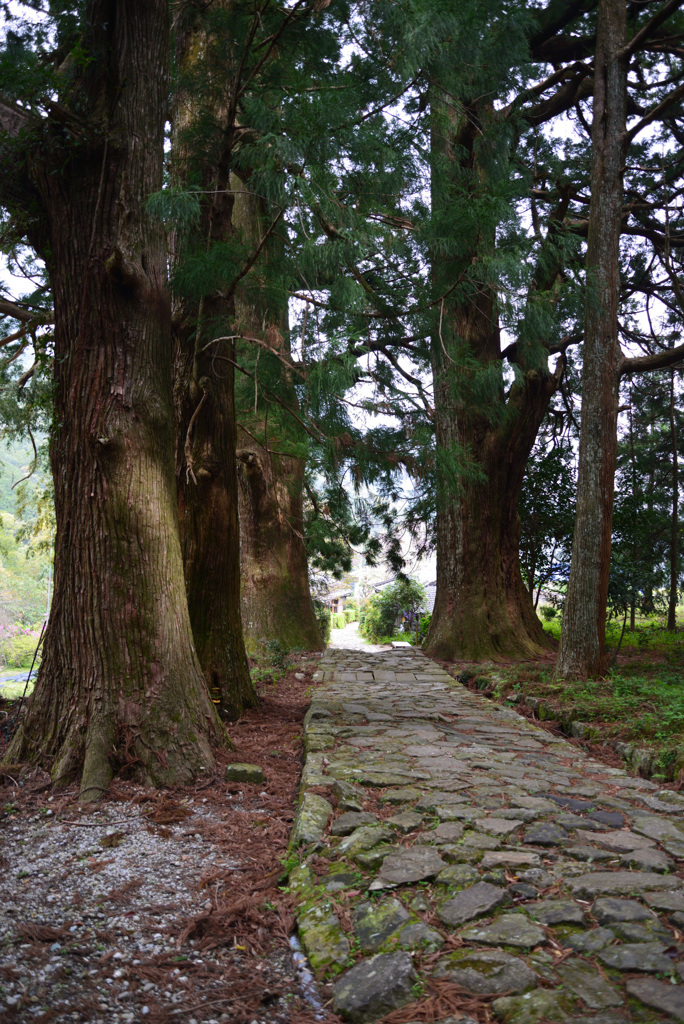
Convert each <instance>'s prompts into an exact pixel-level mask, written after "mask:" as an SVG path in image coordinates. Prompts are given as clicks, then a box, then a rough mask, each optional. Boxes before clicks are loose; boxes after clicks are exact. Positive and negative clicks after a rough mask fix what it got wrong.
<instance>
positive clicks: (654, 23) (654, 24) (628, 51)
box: [619, 0, 683, 57]
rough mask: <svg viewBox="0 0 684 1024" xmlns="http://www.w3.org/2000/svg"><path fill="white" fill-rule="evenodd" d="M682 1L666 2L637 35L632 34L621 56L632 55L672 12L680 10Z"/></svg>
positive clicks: (672, 0)
mask: <svg viewBox="0 0 684 1024" xmlns="http://www.w3.org/2000/svg"><path fill="white" fill-rule="evenodd" d="M682 2H683V0H668V3H666V4H665V6H664V7H662V8H661V9H660V10H659V11H658V13H657V14H654V15H653V17H652V18H651V19H650V21H647V22H646V24H645V25H642V27H641V28H640V29H639V31H638V32H637V33H636V35H634V36H632V38H631V39H630V41H629V42H628V43H627V45H626V46H625V47H623V49H622V50H621V51H620V54H619V56H620V57H630V56H631V55H632V54H633V53H634V52H635V51H636V50H638V48H639V47H640V46H641V44H642V43H643V42H645V40H646V39H648V37H649V36H650V35H653V33H654V32H655V30H656V29H657V28H659V27H660V25H662V23H663V22H664V21H667V19H668V18H669V17H670V15H671V14H674V13H675V11H678V10H679V8H680V7H681V6H682Z"/></svg>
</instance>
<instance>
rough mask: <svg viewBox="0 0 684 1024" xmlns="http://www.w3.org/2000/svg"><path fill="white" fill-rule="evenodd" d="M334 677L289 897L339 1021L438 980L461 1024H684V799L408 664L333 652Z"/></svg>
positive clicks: (391, 655) (391, 656)
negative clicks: (456, 997) (490, 1023)
mask: <svg viewBox="0 0 684 1024" xmlns="http://www.w3.org/2000/svg"><path fill="white" fill-rule="evenodd" d="M320 678H321V680H322V682H323V684H324V685H322V686H320V687H319V688H318V690H317V691H316V692H315V693H314V697H313V702H312V705H311V708H310V710H309V713H308V716H307V719H306V733H305V749H306V752H307V757H306V764H305V768H304V774H303V777H302V798H301V803H300V807H299V811H298V814H297V818H296V820H295V824H294V828H293V833H292V847H293V849H294V850H296V851H297V853H298V855H299V861H300V862H299V864H298V866H296V867H295V868H294V869H293V870H292V871H291V873H290V886H291V888H292V890H293V891H294V892H295V893H296V894H297V898H298V926H299V933H300V937H301V940H302V943H303V945H304V947H305V949H306V951H307V953H308V956H309V959H310V961H311V964H312V966H313V968H314V969H315V971H317V972H318V973H319V976H322V977H323V978H325V979H326V980H327V981H328V982H330V983H331V984H332V1008H333V1010H334V1011H335V1012H336V1013H338V1014H339V1015H340V1016H342V1017H343V1018H344V1019H346V1020H349V1021H352V1022H371V1021H375V1020H378V1019H380V1018H381V1017H383V1016H384V1015H385V1014H387V1013H389V1012H391V1011H392V1010H395V1009H397V1008H399V1007H406V1008H407V1009H406V1013H409V1010H408V1004H411V1003H414V1002H416V1000H419V1001H420V999H423V1000H424V999H425V998H426V997H427V996H429V995H430V993H431V991H432V992H433V994H434V990H435V985H436V982H434V979H442V980H443V981H442V992H445V991H450V992H451V993H452V994H453V993H458V992H459V991H460V992H462V993H463V1002H462V1004H461V1005H462V1006H463V1007H464V1009H465V1010H466V1011H467V1015H466V1016H463V1015H462V1016H461V1021H462V1024H465V1022H469V1024H473V1021H475V1020H477V1021H478V1022H480V1024H482V1022H485V1021H487V1020H496V1021H501V1022H505V1024H537V1022H547V1024H556V1022H568V1024H570V1022H573V1024H575V1022H577V1024H579V1022H580V1021H582V1022H586V1024H590V1022H591V1024H626V1022H627V1021H635V1022H642V1024H651V1022H659V1021H684V984H683V982H684V936H683V934H682V932H684V796H682V795H680V794H678V793H675V792H673V791H670V790H661V791H659V790H658V787H657V786H656V785H654V784H653V783H652V782H650V781H647V780H644V779H639V778H633V777H630V776H628V775H626V774H625V773H624V772H622V771H620V770H618V769H614V768H608V767H606V766H605V765H603V764H600V763H598V762H596V761H593V760H592V759H591V758H590V757H588V756H587V755H585V754H583V753H582V752H581V751H579V750H578V749H577V748H576V747H573V746H572V745H571V744H569V743H567V742H566V741H565V740H563V739H560V738H557V737H555V736H553V735H552V734H550V733H548V732H546V731H544V730H542V729H540V728H538V727H537V726H535V725H533V724H532V723H530V722H528V721H526V720H525V719H523V718H520V717H519V716H518V715H517V714H516V713H515V712H514V711H512V710H509V709H506V708H502V707H500V706H498V705H496V704H492V703H490V702H488V701H487V700H486V699H485V698H484V697H480V696H478V695H476V694H473V693H471V692H469V691H468V690H466V689H465V688H463V687H462V686H460V685H459V684H458V683H455V682H454V680H453V679H451V677H450V676H448V675H447V673H446V672H444V671H442V670H441V669H440V668H439V667H438V666H437V665H436V664H434V662H431V661H429V660H428V659H427V658H425V657H424V656H423V655H421V654H420V653H419V652H417V651H414V650H412V649H406V650H390V651H387V652H381V653H374V652H369V651H367V650H362V651H350V650H340V649H337V650H333V649H329V650H328V651H327V652H326V654H325V655H324V656H323V659H322V660H321V664H320ZM444 981H447V982H452V983H455V984H456V985H458V986H461V988H460V990H459V989H457V988H456V987H455V986H454V985H452V986H451V988H450V989H449V986H445V985H444V984H443V982H444ZM431 985H432V989H431ZM415 1009H416V1016H421V1014H420V1013H419V1012H418V1011H419V1006H416V1007H415ZM412 1010H413V1007H411V1011H412ZM406 1019H408V1017H407V1018H406ZM422 1019H424V1018H422ZM453 1019H454V1020H456V1019H458V1017H454V1018H453Z"/></svg>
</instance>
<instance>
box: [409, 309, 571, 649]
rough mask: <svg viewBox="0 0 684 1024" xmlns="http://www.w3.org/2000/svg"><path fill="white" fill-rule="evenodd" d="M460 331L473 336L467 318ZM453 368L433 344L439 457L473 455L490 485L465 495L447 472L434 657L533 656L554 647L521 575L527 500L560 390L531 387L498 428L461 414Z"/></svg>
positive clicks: (441, 501) (546, 384)
mask: <svg viewBox="0 0 684 1024" xmlns="http://www.w3.org/2000/svg"><path fill="white" fill-rule="evenodd" d="M491 312H492V306H491V304H490V307H489V310H483V309H482V308H480V309H479V310H478V309H477V307H476V306H475V305H473V306H471V307H470V309H469V310H468V311H467V313H466V315H467V316H469V317H470V320H471V323H472V320H474V319H479V321H480V325H481V326H483V327H484V326H485V323H486V322H487V320H488V319H489V316H490V315H491ZM481 313H484V317H482V316H480V314H481ZM459 328H460V332H461V337H467V328H468V325H467V324H466V323H465V322H464V321H463V320H461V322H460V323H459ZM445 364H446V357H445V356H444V353H443V352H442V351H441V346H440V347H439V348H437V347H436V346H433V374H434V381H435V420H436V437H437V449H438V452H439V451H440V450H441V452H448V451H449V450H450V449H451V448H452V447H453V446H454V445H458V446H460V447H462V448H466V449H467V451H468V453H469V455H470V457H471V458H472V459H473V460H474V461H475V462H476V463H477V464H478V465H479V467H480V469H481V471H482V474H483V476H484V479H481V480H477V479H475V480H469V479H464V480H463V481H462V482H461V484H460V488H458V489H457V488H455V486H454V483H453V482H452V481H450V480H449V479H448V478H447V475H446V474H444V473H440V472H439V471H438V476H437V480H438V483H437V592H436V595H435V606H434V610H433V613H432V619H431V622H430V630H429V633H428V638H427V644H426V651H427V653H428V655H429V656H430V657H433V658H440V659H443V660H446V661H451V660H454V659H467V660H473V661H484V660H486V659H488V658H492V657H499V656H505V657H506V656H510V657H516V658H531V657H534V656H536V655H538V654H539V653H541V651H542V650H543V649H545V648H547V647H548V646H549V640H548V637H547V635H546V633H545V632H544V630H543V628H542V625H541V623H540V621H539V619H538V618H537V615H536V613H535V611H534V605H533V602H532V598H531V596H530V593H529V591H528V590H527V588H526V587H525V584H524V582H523V579H522V575H521V572H520V552H519V546H520V521H519V518H518V511H517V510H518V497H519V495H520V487H521V485H522V481H523V477H524V474H525V467H526V465H527V460H528V458H529V455H530V452H531V451H532V448H533V446H534V441H535V438H536V436H537V432H538V430H539V426H540V424H541V421H542V419H543V418H544V415H545V413H546V410H547V408H548V403H549V400H550V398H551V395H552V394H553V392H554V391H555V386H556V385H555V382H554V381H553V378H552V377H551V375H547V376H546V377H544V376H542V375H540V376H539V377H538V378H534V377H531V378H530V379H527V380H525V381H524V382H523V383H522V384H521V385H520V394H519V400H518V401H517V402H515V406H516V408H515V411H514V412H513V411H511V413H510V420H508V421H507V422H505V423H504V424H503V425H501V426H499V427H498V428H496V427H494V426H492V424H491V423H489V422H488V421H487V419H486V418H485V417H484V416H482V417H477V416H476V415H473V414H472V413H471V412H468V413H466V411H465V409H464V408H463V407H460V408H459V406H458V404H457V402H456V401H454V399H453V395H452V393H451V383H450V379H449V378H450V368H449V367H448V366H446V365H445ZM438 396H439V397H438Z"/></svg>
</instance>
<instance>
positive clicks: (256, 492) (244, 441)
mask: <svg viewBox="0 0 684 1024" xmlns="http://www.w3.org/2000/svg"><path fill="white" fill-rule="evenodd" d="M233 183H234V185H235V187H236V191H237V193H238V194H237V195H236V199H235V224H236V226H237V227H238V228H239V229H240V230H241V232H242V234H243V237H245V238H248V239H249V240H250V242H251V244H252V245H253V246H256V245H259V244H262V243H263V233H264V230H268V228H267V227H266V221H267V218H266V215H265V214H266V211H265V209H264V204H263V203H262V202H260V201H259V200H258V199H257V197H256V196H254V194H253V193H251V192H250V191H249V183H248V182H247V184H244V183H241V182H240V180H239V179H238V178H234V179H233ZM280 247H282V240H281V239H280V237H279V236H278V235H277V234H276V233H274V234H272V235H271V236H270V237H269V238H268V239H267V240H266V245H265V246H264V250H265V253H264V261H265V263H266V264H268V263H269V262H271V263H277V258H276V257H277V254H278V249H279V248H280ZM258 269H259V273H260V274H261V275H263V274H264V270H263V267H260V268H258ZM271 271H272V272H276V273H277V268H275V267H271ZM259 280H260V279H257V280H255V279H254V275H250V276H249V277H248V278H247V280H246V282H245V286H244V287H242V288H240V289H239V290H238V296H237V298H238V301H237V315H238V320H237V323H238V324H239V330H240V332H241V333H242V334H243V335H245V341H244V342H242V343H241V350H242V352H243V353H244V354H245V355H246V356H247V357H249V346H250V344H251V345H252V355H253V345H254V343H250V342H249V338H250V337H253V338H257V339H258V340H259V341H261V342H262V343H266V344H267V345H269V347H271V348H272V349H273V356H272V357H271V358H272V359H274V360H275V361H276V364H275V365H276V366H277V371H276V372H277V375H278V378H279V379H278V381H277V385H276V384H274V385H273V386H274V389H275V390H277V393H278V396H279V398H280V400H281V402H282V403H283V407H279V406H277V405H276V407H275V409H274V410H273V412H272V414H271V427H270V430H269V428H268V422H267V420H268V414H269V407H268V400H267V399H266V400H264V399H263V398H262V399H261V400H257V414H256V415H255V412H254V406H252V407H251V408H249V409H248V408H246V407H245V408H242V409H240V410H239V413H238V419H239V423H240V424H241V425H242V428H243V429H240V427H239V428H238V478H239V501H240V565H241V594H242V622H243V629H244V635H245V643H246V645H247V648H248V650H250V651H251V650H254V651H255V650H257V649H258V647H259V645H260V643H261V641H263V640H278V641H280V643H282V644H283V645H284V646H285V647H288V648H290V649H292V648H300V649H302V650H307V651H320V650H323V649H324V647H325V643H324V641H323V637H322V636H321V631H320V628H319V626H318V621H317V619H316V614H315V612H314V606H313V601H312V599H311V590H310V587H309V565H308V557H307V552H306V545H305V540H304V515H303V488H304V460H303V459H301V458H299V457H298V456H297V455H294V454H292V451H291V450H292V447H293V443H292V442H293V438H294V437H295V435H296V429H297V428H296V424H295V421H294V420H293V419H292V418H291V417H289V414H288V412H287V408H288V407H289V408H292V409H293V411H295V412H296V409H297V395H296V392H295V388H294V386H293V374H294V373H295V371H294V368H292V369H291V368H290V364H291V356H290V344H289V330H288V312H287V293H286V291H285V290H282V292H281V293H280V294H281V298H280V300H278V298H277V297H276V299H275V301H274V298H273V293H272V295H271V297H270V298H269V297H267V295H266V291H265V289H264V288H263V287H259ZM277 294H278V290H277V289H275V295H276V296H277ZM257 351H258V350H257ZM262 352H263V349H262ZM249 362H250V364H251V365H252V367H253V369H254V371H255V372H258V362H257V361H256V360H255V359H254V358H251V359H249ZM257 394H258V386H257ZM271 404H272V403H271ZM274 414H275V419H276V422H277V423H278V424H279V426H278V427H275V428H274V426H273V419H274ZM262 441H263V443H261V442H262Z"/></svg>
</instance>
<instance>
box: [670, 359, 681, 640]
mask: <svg viewBox="0 0 684 1024" xmlns="http://www.w3.org/2000/svg"><path fill="white" fill-rule="evenodd" d="M675 395H676V393H675V371H674V370H670V445H671V449H672V514H671V517H670V593H669V597H668V604H667V628H668V629H671V630H675V629H676V628H677V599H678V597H679V454H678V451H677V418H676V413H675Z"/></svg>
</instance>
